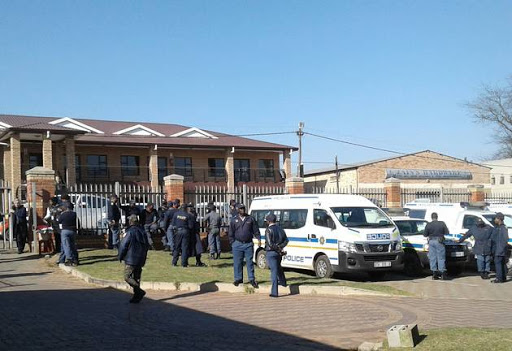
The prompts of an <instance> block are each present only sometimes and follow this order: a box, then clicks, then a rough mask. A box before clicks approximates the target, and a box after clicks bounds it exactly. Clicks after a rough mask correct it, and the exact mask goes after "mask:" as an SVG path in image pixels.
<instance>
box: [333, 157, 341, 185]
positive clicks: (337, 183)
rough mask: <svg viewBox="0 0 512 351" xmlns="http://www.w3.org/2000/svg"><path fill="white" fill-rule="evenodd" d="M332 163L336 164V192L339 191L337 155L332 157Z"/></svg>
mask: <svg viewBox="0 0 512 351" xmlns="http://www.w3.org/2000/svg"><path fill="white" fill-rule="evenodd" d="M334 164H335V165H336V194H339V193H340V173H339V171H338V155H336V156H335V157H334Z"/></svg>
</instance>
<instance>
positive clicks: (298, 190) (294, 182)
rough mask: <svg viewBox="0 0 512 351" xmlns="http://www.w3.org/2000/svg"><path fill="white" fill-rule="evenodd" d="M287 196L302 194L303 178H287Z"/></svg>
mask: <svg viewBox="0 0 512 351" xmlns="http://www.w3.org/2000/svg"><path fill="white" fill-rule="evenodd" d="M285 186H286V190H287V192H288V194H290V195H293V194H304V178H299V177H291V178H287V179H286V182H285Z"/></svg>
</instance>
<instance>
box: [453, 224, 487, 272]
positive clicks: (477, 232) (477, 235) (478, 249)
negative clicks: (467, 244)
mask: <svg viewBox="0 0 512 351" xmlns="http://www.w3.org/2000/svg"><path fill="white" fill-rule="evenodd" d="M491 234H492V228H491V226H489V225H487V224H485V223H484V221H483V220H482V219H481V218H478V219H477V220H476V223H475V225H474V226H473V227H471V228H469V230H468V232H467V233H466V234H464V236H463V237H462V238H460V239H459V243H461V242H463V241H464V240H466V239H467V238H469V237H471V236H472V237H473V238H474V239H475V245H474V246H473V253H474V254H475V256H476V264H477V268H478V273H480V277H482V279H489V272H490V271H491Z"/></svg>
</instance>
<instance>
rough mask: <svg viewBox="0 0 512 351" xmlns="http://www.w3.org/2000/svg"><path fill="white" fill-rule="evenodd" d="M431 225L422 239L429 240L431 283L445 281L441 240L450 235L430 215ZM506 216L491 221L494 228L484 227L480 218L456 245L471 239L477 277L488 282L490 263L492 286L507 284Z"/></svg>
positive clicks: (443, 224) (443, 247)
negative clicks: (494, 272)
mask: <svg viewBox="0 0 512 351" xmlns="http://www.w3.org/2000/svg"><path fill="white" fill-rule="evenodd" d="M431 217H432V221H431V222H429V223H428V224H427V226H426V227H425V231H424V234H423V235H424V236H426V237H428V244H429V261H430V269H431V270H432V279H434V280H439V279H442V280H445V279H447V276H446V264H445V257H446V250H445V244H444V236H445V235H446V234H449V231H448V228H447V226H446V224H445V223H444V222H443V221H440V220H439V219H438V215H437V213H435V212H434V213H432V215H431ZM504 220H505V216H504V215H503V213H501V212H498V213H496V216H495V217H494V227H491V226H490V225H487V224H485V223H484V221H483V220H482V219H481V218H478V219H477V221H476V224H475V225H474V226H473V227H471V228H470V229H469V230H468V231H467V233H466V234H464V235H463V236H462V237H461V238H460V239H459V243H462V242H463V241H464V240H466V239H468V238H470V237H473V238H474V245H473V253H474V254H475V257H476V263H477V269H478V273H479V274H480V276H481V277H482V279H490V276H489V273H490V271H491V260H493V261H494V266H495V270H496V277H495V279H493V280H491V283H495V284H498V283H504V282H505V281H506V280H507V264H506V263H507V257H508V239H509V237H508V229H507V227H506V226H505V224H504Z"/></svg>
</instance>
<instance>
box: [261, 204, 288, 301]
mask: <svg viewBox="0 0 512 351" xmlns="http://www.w3.org/2000/svg"><path fill="white" fill-rule="evenodd" d="M276 219H277V218H276V215H275V214H273V213H270V214H268V215H267V216H266V217H265V221H266V222H267V224H268V227H267V229H266V230H265V251H266V252H267V254H266V256H267V263H268V266H269V267H270V278H271V280H272V290H271V292H270V297H277V296H278V289H277V285H281V286H284V287H286V286H287V284H286V277H285V276H284V271H283V267H281V258H282V256H283V254H285V252H284V251H283V250H284V248H285V247H286V245H288V237H287V236H286V233H285V232H284V230H283V229H282V228H281V227H280V226H279V225H277V224H276Z"/></svg>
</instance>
